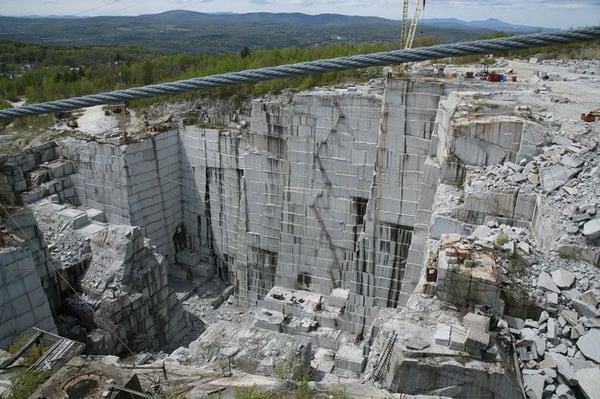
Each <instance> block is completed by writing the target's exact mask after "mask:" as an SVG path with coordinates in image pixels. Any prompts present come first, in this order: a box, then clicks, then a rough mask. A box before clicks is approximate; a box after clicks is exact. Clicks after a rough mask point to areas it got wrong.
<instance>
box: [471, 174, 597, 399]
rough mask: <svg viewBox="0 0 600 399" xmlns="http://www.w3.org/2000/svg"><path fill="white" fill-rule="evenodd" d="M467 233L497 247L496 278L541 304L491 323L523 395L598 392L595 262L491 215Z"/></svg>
mask: <svg viewBox="0 0 600 399" xmlns="http://www.w3.org/2000/svg"><path fill="white" fill-rule="evenodd" d="M499 168H500V167H499ZM468 239H469V241H472V242H473V243H474V244H475V246H476V247H478V248H488V249H492V248H495V249H496V250H499V252H498V251H497V254H499V256H497V268H498V272H499V280H500V282H503V283H510V284H512V287H513V290H514V291H516V290H517V285H520V286H523V287H525V290H524V292H526V293H529V294H530V296H531V297H532V298H530V299H531V301H532V303H536V304H537V305H538V306H539V308H541V309H544V310H543V311H541V313H540V314H539V317H537V318H527V319H520V318H516V317H511V316H508V315H505V316H504V317H503V319H504V320H499V322H498V325H497V327H498V330H499V331H500V335H501V336H503V337H505V338H506V339H508V340H509V341H510V340H511V339H512V342H513V343H514V345H515V349H516V354H517V356H518V359H519V365H520V367H521V371H522V375H523V381H524V388H525V391H526V394H527V396H528V397H529V398H531V399H538V398H539V399H541V398H576V397H581V395H583V397H586V398H596V397H598V396H597V395H598V390H597V388H596V386H595V379H597V378H600V306H599V305H600V279H599V277H600V271H599V270H598V268H597V267H595V266H593V265H591V264H589V263H588V262H584V261H576V260H574V259H570V258H568V257H564V256H563V257H560V256H559V255H557V254H556V253H554V252H549V251H543V250H539V249H538V248H537V245H536V242H535V240H534V239H533V237H532V234H531V233H530V231H529V230H528V229H526V228H523V227H515V226H508V225H504V224H499V223H498V222H497V221H495V220H489V221H488V222H487V223H486V224H485V225H480V226H478V227H476V228H475V229H474V231H473V233H472V234H471V235H470V236H469V237H468ZM518 259H520V261H519V260H518ZM595 395H596V396H595Z"/></svg>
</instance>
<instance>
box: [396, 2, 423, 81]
mask: <svg viewBox="0 0 600 399" xmlns="http://www.w3.org/2000/svg"><path fill="white" fill-rule="evenodd" d="M408 3H409V0H404V4H403V6H402V30H401V32H400V47H401V48H403V49H405V50H407V49H410V48H412V45H413V42H414V40H415V33H416V32H417V24H418V21H419V16H420V15H421V12H423V9H425V0H417V4H416V6H415V13H414V16H413V18H412V20H411V21H410V26H409V24H408V8H409V4H408ZM394 72H396V74H397V75H404V74H405V73H406V66H405V64H400V65H396V67H395V68H394Z"/></svg>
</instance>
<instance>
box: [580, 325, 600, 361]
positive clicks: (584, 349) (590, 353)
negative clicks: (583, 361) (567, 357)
mask: <svg viewBox="0 0 600 399" xmlns="http://www.w3.org/2000/svg"><path fill="white" fill-rule="evenodd" d="M599 342H600V331H598V330H590V331H589V332H588V333H587V334H585V335H584V336H583V337H581V338H579V339H578V340H577V347H578V348H579V350H580V351H581V353H583V355H584V356H585V357H586V358H588V359H590V360H593V361H594V362H596V363H600V345H599V344H598V343H599Z"/></svg>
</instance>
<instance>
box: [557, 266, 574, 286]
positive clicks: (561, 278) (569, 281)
mask: <svg viewBox="0 0 600 399" xmlns="http://www.w3.org/2000/svg"><path fill="white" fill-rule="evenodd" d="M552 281H553V282H554V284H556V286H557V287H558V288H569V287H570V286H572V285H573V282H574V281H575V276H574V275H573V273H571V272H570V271H568V270H565V269H558V270H555V271H553V272H552Z"/></svg>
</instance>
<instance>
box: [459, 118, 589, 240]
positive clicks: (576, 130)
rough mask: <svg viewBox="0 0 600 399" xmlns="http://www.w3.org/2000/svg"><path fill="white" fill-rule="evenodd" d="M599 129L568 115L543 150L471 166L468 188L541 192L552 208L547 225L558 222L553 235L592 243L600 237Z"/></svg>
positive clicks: (550, 135)
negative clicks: (599, 216) (599, 195)
mask: <svg viewBox="0 0 600 399" xmlns="http://www.w3.org/2000/svg"><path fill="white" fill-rule="evenodd" d="M541 117H543V118H547V119H548V120H549V121H550V122H547V123H550V124H552V123H554V120H555V119H556V118H557V117H556V116H555V115H552V114H548V115H545V114H543V115H542V116H541ZM598 133H599V128H598V127H597V126H593V125H591V124H587V123H585V122H572V121H564V120H563V121H562V123H561V127H560V128H559V130H558V131H557V132H555V133H554V134H548V135H547V136H546V138H545V140H544V141H545V143H546V145H544V146H543V147H541V148H540V153H539V154H538V155H535V156H528V155H525V156H522V157H521V158H520V159H519V161H518V163H513V162H504V163H503V164H500V165H492V166H488V167H485V168H472V169H470V170H469V172H468V178H467V180H468V181H470V182H471V184H470V187H468V190H470V191H475V192H477V191H496V192H516V191H518V192H520V193H524V192H527V193H535V194H539V195H542V196H543V198H544V207H545V208H546V209H547V210H548V211H547V212H545V214H544V218H546V219H548V218H549V220H548V222H546V224H552V225H554V230H555V231H556V235H557V236H556V237H553V238H554V239H555V240H556V241H558V242H561V243H583V242H587V243H589V242H590V241H593V240H595V239H597V238H598V237H600V221H599V220H597V219H596V218H597V212H598V210H600V200H598V198H597V195H596V194H597V187H598V184H600V167H598V166H597V162H596V159H597V157H598V143H597V140H598ZM584 239H585V240H584Z"/></svg>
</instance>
